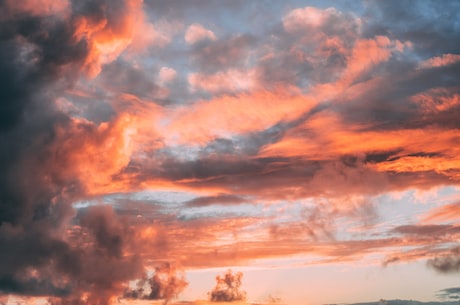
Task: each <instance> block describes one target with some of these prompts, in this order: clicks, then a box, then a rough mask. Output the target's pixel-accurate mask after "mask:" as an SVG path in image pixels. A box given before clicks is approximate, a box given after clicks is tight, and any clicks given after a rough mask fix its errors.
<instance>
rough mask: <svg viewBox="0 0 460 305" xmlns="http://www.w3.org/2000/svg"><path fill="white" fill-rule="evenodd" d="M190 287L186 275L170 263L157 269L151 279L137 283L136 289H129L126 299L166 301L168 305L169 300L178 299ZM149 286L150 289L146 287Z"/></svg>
mask: <svg viewBox="0 0 460 305" xmlns="http://www.w3.org/2000/svg"><path fill="white" fill-rule="evenodd" d="M187 285H188V282H187V281H186V280H185V277H184V274H183V273H181V272H179V271H178V270H177V268H175V267H174V266H173V265H171V264H169V263H164V264H162V265H160V266H157V267H156V268H155V272H154V274H153V275H152V276H151V277H150V278H149V277H147V276H144V278H143V279H142V280H140V281H138V282H137V283H136V288H135V289H127V290H126V291H125V293H124V297H125V298H128V299H144V300H164V304H167V303H168V302H169V300H171V299H172V298H175V297H177V295H178V294H179V293H180V292H181V291H182V290H184V288H185V287H186V286H187ZM146 286H148V287H146Z"/></svg>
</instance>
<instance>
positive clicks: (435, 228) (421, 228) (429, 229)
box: [393, 225, 460, 237]
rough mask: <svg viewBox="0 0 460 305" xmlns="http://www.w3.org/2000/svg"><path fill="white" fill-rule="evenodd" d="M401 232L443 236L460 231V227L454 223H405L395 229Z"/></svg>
mask: <svg viewBox="0 0 460 305" xmlns="http://www.w3.org/2000/svg"><path fill="white" fill-rule="evenodd" d="M393 231H394V232H396V233H399V234H408V235H434V236H438V237H439V236H443V235H446V234H454V233H460V228H459V227H456V226H452V225H404V226H398V227H396V228H394V229H393Z"/></svg>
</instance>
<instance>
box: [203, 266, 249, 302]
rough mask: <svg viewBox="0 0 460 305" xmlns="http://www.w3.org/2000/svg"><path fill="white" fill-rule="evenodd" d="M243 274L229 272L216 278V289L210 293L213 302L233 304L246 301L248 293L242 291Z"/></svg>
mask: <svg viewBox="0 0 460 305" xmlns="http://www.w3.org/2000/svg"><path fill="white" fill-rule="evenodd" d="M242 278H243V273H241V272H237V273H233V272H232V270H228V271H227V272H226V273H225V274H224V275H223V276H220V275H218V276H217V277H216V287H214V289H213V290H211V291H210V292H209V298H210V300H211V301H212V302H233V301H243V300H245V299H246V292H245V291H243V290H241V280H242Z"/></svg>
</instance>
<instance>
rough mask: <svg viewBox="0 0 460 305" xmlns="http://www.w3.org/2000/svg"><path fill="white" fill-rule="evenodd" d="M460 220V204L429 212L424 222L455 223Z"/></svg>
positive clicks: (441, 207) (452, 204)
mask: <svg viewBox="0 0 460 305" xmlns="http://www.w3.org/2000/svg"><path fill="white" fill-rule="evenodd" d="M458 219H460V203H451V204H446V205H443V206H440V207H437V208H434V209H432V210H431V211H429V212H428V213H427V214H426V215H425V216H424V217H423V220H422V222H439V221H453V220H458Z"/></svg>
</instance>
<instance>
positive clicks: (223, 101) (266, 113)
mask: <svg viewBox="0 0 460 305" xmlns="http://www.w3.org/2000/svg"><path fill="white" fill-rule="evenodd" d="M314 105H315V102H314V101H313V100H311V99H308V98H305V97H303V96H302V95H300V94H298V93H297V92H295V91H292V92H289V91H287V90H282V89H280V90H277V91H273V92H270V91H258V92H253V93H241V94H238V95H236V96H235V95H232V96H230V95H224V96H220V97H217V98H215V99H213V100H211V101H199V102H197V103H195V104H194V105H191V106H188V107H183V108H177V109H175V110H174V111H170V112H169V113H168V116H167V118H166V120H167V123H166V124H165V125H164V126H165V129H164V131H163V134H165V136H166V139H167V142H172V143H174V142H177V143H188V144H200V145H203V144H205V143H207V142H208V141H211V140H213V139H215V138H217V137H229V136H232V135H241V134H244V133H248V132H253V131H262V130H264V129H266V128H268V127H271V126H272V125H274V124H276V123H278V122H280V121H284V120H285V121H289V120H293V119H295V118H297V117H298V116H300V115H302V114H303V113H304V112H305V111H308V110H310V109H311V108H313V106H314Z"/></svg>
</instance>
